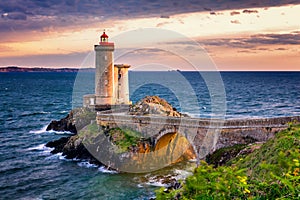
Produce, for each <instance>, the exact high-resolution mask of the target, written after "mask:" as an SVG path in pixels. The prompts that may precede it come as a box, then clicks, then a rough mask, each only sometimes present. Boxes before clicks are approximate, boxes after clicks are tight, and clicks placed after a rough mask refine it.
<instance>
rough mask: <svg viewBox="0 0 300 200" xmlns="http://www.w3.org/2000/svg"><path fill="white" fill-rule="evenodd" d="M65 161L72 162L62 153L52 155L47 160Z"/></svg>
mask: <svg viewBox="0 0 300 200" xmlns="http://www.w3.org/2000/svg"><path fill="white" fill-rule="evenodd" d="M57 159H59V160H65V161H72V160H71V159H67V158H66V157H65V156H63V155H62V153H57V154H52V155H51V156H49V157H47V158H45V160H57Z"/></svg>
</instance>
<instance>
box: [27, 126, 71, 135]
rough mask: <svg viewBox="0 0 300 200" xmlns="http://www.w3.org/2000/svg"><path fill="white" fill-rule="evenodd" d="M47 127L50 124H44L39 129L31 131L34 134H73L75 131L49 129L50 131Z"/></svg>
mask: <svg viewBox="0 0 300 200" xmlns="http://www.w3.org/2000/svg"><path fill="white" fill-rule="evenodd" d="M47 127H48V125H46V126H44V127H43V128H41V129H39V130H32V131H29V133H34V134H41V133H54V134H56V135H73V133H72V132H70V131H55V130H49V131H47Z"/></svg>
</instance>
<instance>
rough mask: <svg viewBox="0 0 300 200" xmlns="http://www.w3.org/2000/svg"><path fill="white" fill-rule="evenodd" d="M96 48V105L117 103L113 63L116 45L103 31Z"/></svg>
mask: <svg viewBox="0 0 300 200" xmlns="http://www.w3.org/2000/svg"><path fill="white" fill-rule="evenodd" d="M94 50H95V67H96V72H95V75H96V76H95V96H96V105H113V104H114V103H115V101H114V65H113V51H114V50H115V45H114V43H113V42H108V36H107V35H106V34H105V32H103V34H102V35H101V36H100V42H99V45H95V46H94Z"/></svg>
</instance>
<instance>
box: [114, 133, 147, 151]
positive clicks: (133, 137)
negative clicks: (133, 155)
mask: <svg viewBox="0 0 300 200" xmlns="http://www.w3.org/2000/svg"><path fill="white" fill-rule="evenodd" d="M108 135H109V136H110V139H111V141H112V142H113V143H114V144H115V145H117V146H118V148H119V150H120V152H119V153H122V152H126V151H128V148H129V147H131V146H135V145H137V143H138V141H139V140H140V138H141V133H139V132H137V131H134V130H131V129H128V128H122V129H121V128H112V129H110V130H109V132H108Z"/></svg>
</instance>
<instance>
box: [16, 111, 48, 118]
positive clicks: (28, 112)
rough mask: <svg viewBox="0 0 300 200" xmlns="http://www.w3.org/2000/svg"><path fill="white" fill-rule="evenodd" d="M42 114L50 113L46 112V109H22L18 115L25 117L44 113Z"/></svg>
mask: <svg viewBox="0 0 300 200" xmlns="http://www.w3.org/2000/svg"><path fill="white" fill-rule="evenodd" d="M44 114H50V112H46V111H37V112H30V111H24V112H22V113H21V114H20V116H21V117H27V116H35V115H44Z"/></svg>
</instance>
